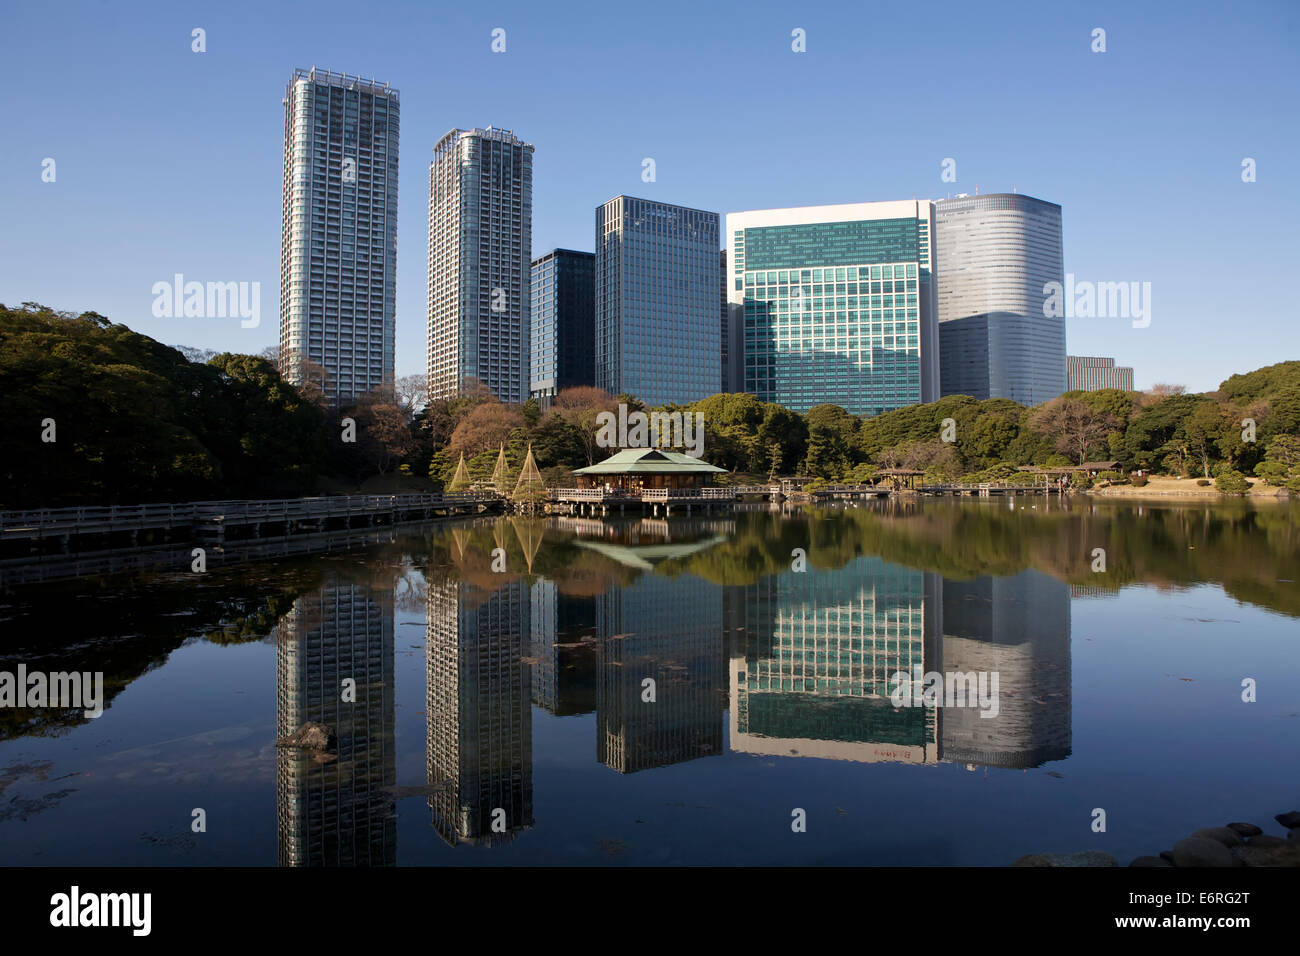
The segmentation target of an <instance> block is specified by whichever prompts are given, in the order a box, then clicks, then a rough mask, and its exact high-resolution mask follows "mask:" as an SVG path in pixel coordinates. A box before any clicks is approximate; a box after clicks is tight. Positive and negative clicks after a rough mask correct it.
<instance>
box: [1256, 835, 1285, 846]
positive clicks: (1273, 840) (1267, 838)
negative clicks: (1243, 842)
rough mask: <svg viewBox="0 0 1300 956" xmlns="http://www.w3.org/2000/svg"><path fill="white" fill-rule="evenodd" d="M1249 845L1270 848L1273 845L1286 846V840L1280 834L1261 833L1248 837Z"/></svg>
mask: <svg viewBox="0 0 1300 956" xmlns="http://www.w3.org/2000/svg"><path fill="white" fill-rule="evenodd" d="M1250 845H1251V846H1257V847H1268V848H1272V847H1275V846H1286V840H1284V839H1283V838H1282V837H1280V836H1273V834H1271V833H1261V834H1260V835H1259V836H1253V837H1251V838H1250Z"/></svg>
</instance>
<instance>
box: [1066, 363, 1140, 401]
mask: <svg viewBox="0 0 1300 956" xmlns="http://www.w3.org/2000/svg"><path fill="white" fill-rule="evenodd" d="M1065 386H1066V387H1065V390H1066V391H1067V392H1095V391H1097V390H1098V389H1101V388H1119V389H1123V390H1124V391H1126V392H1131V391H1133V370H1132V369H1131V368H1129V367H1127V366H1124V365H1118V366H1117V365H1116V364H1115V360H1114V359H1113V358H1101V357H1100V356H1094V355H1067V356H1066V357H1065Z"/></svg>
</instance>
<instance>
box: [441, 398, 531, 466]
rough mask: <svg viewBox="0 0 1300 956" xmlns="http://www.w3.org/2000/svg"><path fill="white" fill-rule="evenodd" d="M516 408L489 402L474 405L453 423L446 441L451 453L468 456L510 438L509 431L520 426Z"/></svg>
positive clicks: (491, 447) (494, 446)
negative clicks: (449, 436)
mask: <svg viewBox="0 0 1300 956" xmlns="http://www.w3.org/2000/svg"><path fill="white" fill-rule="evenodd" d="M523 423H524V417H523V415H521V414H520V412H519V408H518V407H517V406H513V405H503V404H502V403H501V402H497V401H491V402H483V403H482V404H479V405H475V406H474V407H473V408H472V409H471V410H470V412H469V414H468V415H466V416H465V417H464V418H463V419H462V420H461V422H460V424H459V425H457V426H456V430H455V431H453V432H452V434H451V440H450V441H449V442H448V443H447V449H448V450H449V451H450V452H452V453H453V454H464V455H467V456H469V457H471V458H472V457H474V456H475V455H480V454H482V453H483V452H485V451H488V450H490V449H494V448H498V447H499V446H501V445H504V444H506V443H507V442H508V441H509V440H510V433H511V432H512V431H513V430H514V429H516V428H519V427H521V426H522V425H523Z"/></svg>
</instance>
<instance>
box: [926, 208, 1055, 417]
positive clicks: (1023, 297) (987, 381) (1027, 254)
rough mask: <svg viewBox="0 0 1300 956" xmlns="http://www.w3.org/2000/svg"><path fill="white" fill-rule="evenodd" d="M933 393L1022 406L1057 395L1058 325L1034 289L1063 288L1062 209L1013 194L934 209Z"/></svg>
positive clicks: (1039, 291) (1042, 292) (1042, 294)
mask: <svg viewBox="0 0 1300 956" xmlns="http://www.w3.org/2000/svg"><path fill="white" fill-rule="evenodd" d="M934 209H935V215H934V221H935V241H934V256H935V278H936V289H937V298H938V313H939V354H940V375H939V377H940V391H941V392H942V394H944V395H972V396H974V397H975V398H979V399H984V398H1010V399H1013V400H1014V401H1017V402H1021V403H1022V404H1026V405H1036V404H1039V403H1040V402H1045V401H1048V400H1049V399H1053V398H1055V397H1056V396H1058V395H1060V394H1061V393H1062V392H1064V391H1065V320H1064V319H1061V318H1050V317H1047V316H1045V315H1044V309H1043V303H1044V300H1045V298H1046V296H1045V293H1044V291H1043V286H1044V285H1045V284H1047V283H1048V282H1060V283H1064V281H1065V269H1064V253H1063V250H1062V245H1061V207H1060V206H1058V205H1056V204H1055V203H1050V202H1045V201H1043V200H1041V199H1035V198H1033V197H1032V196H1023V195H1020V194H1018V193H991V194H989V195H986V196H958V197H956V198H954V199H941V200H938V201H937V202H935V204H934Z"/></svg>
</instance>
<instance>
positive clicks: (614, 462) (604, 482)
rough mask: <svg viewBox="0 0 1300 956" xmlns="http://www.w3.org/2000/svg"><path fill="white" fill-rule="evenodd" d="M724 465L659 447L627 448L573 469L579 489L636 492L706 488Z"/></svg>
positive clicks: (722, 470)
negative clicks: (659, 489) (601, 459)
mask: <svg viewBox="0 0 1300 956" xmlns="http://www.w3.org/2000/svg"><path fill="white" fill-rule="evenodd" d="M725 473H726V469H725V468H719V467H718V466H717V465H710V464H709V463H708V462H707V461H704V460H702V459H699V458H692V457H691V456H690V455H683V454H682V453H681V452H676V451H667V450H665V449H660V448H624V449H623V450H622V451H619V452H616V453H615V454H613V455H611V456H610V457H608V458H606V459H605V460H604V461H601V462H597V463H596V464H594V465H588V466H587V467H586V468H578V469H575V470H574V472H573V477H574V478H575V479H577V482H578V487H579V488H607V489H609V490H618V491H624V492H627V493H630V494H636V493H638V492H640V491H641V490H642V489H646V488H673V489H677V488H703V487H706V486H708V485H711V484H712V483H713V476H714V475H716V474H725Z"/></svg>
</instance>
